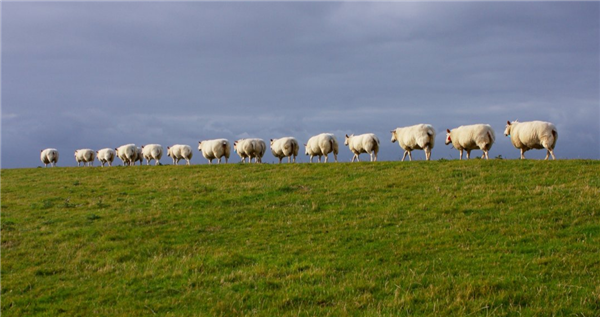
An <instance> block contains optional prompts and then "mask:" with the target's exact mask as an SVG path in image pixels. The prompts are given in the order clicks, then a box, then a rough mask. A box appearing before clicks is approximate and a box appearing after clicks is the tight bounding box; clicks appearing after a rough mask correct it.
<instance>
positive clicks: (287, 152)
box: [271, 137, 299, 164]
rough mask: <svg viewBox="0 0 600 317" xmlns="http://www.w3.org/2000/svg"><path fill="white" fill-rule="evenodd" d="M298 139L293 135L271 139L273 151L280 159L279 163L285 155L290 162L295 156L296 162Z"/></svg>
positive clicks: (294, 160)
mask: <svg viewBox="0 0 600 317" xmlns="http://www.w3.org/2000/svg"><path fill="white" fill-rule="evenodd" d="M298 148H299V146H298V141H297V140H296V139H295V138H293V137H285V138H281V139H271V153H273V156H275V157H276V158H278V159H279V164H281V160H282V159H283V158H284V157H287V158H288V163H290V160H291V159H292V156H293V162H294V163H296V157H297V156H298Z"/></svg>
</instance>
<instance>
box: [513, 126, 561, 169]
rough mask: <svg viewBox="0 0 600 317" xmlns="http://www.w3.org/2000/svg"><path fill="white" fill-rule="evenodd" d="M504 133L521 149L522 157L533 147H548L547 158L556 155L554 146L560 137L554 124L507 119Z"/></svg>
mask: <svg viewBox="0 0 600 317" xmlns="http://www.w3.org/2000/svg"><path fill="white" fill-rule="evenodd" d="M504 135H505V136H508V137H510V141H511V142H512V144H513V146H514V147H515V148H517V149H520V150H521V159H524V158H525V152H526V151H529V150H531V149H546V158H545V159H544V160H547V159H548V156H549V155H552V159H553V160H556V158H555V157H554V147H555V146H556V140H557V139H558V132H557V131H556V127H555V126H554V124H552V123H550V122H544V121H529V122H518V121H513V122H512V123H511V122H510V121H507V124H506V129H505V130H504Z"/></svg>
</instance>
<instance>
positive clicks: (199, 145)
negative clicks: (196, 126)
mask: <svg viewBox="0 0 600 317" xmlns="http://www.w3.org/2000/svg"><path fill="white" fill-rule="evenodd" d="M198 151H200V152H202V141H200V142H198Z"/></svg>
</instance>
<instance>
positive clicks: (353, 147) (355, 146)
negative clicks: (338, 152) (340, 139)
mask: <svg viewBox="0 0 600 317" xmlns="http://www.w3.org/2000/svg"><path fill="white" fill-rule="evenodd" d="M344 145H347V146H348V148H350V151H352V153H354V156H353V157H352V162H354V160H355V159H356V161H357V162H360V159H359V158H358V156H359V155H360V154H361V153H369V155H370V156H371V162H374V161H377V153H378V152H379V138H378V137H377V136H376V135H375V134H373V133H366V134H361V135H356V136H355V135H354V134H351V135H347V134H346V140H345V141H344Z"/></svg>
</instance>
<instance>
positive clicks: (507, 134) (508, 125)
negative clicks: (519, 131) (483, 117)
mask: <svg viewBox="0 0 600 317" xmlns="http://www.w3.org/2000/svg"><path fill="white" fill-rule="evenodd" d="M510 130H512V124H511V123H510V121H506V129H504V136H509V135H510Z"/></svg>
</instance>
